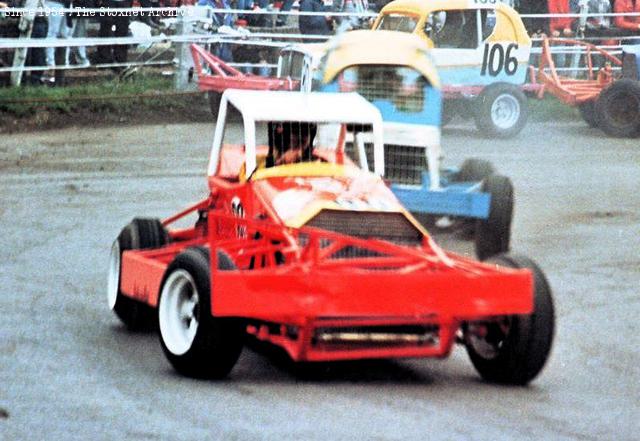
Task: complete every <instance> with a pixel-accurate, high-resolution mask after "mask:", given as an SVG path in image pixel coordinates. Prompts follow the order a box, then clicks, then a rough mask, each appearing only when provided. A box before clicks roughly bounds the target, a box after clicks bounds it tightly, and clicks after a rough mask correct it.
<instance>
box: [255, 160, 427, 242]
mask: <svg viewBox="0 0 640 441" xmlns="http://www.w3.org/2000/svg"><path fill="white" fill-rule="evenodd" d="M259 163H261V164H262V168H257V169H256V171H255V172H254V173H253V175H252V176H251V178H250V179H251V180H252V181H260V180H263V179H269V178H287V177H289V178H296V177H300V178H305V177H329V176H331V177H356V176H358V175H366V174H368V172H365V171H363V170H362V169H360V168H358V167H355V166H352V165H346V164H345V165H343V164H336V163H331V162H320V161H312V162H300V163H295V164H286V165H279V166H275V167H268V168H266V167H264V161H259ZM322 210H342V211H349V210H348V209H345V208H344V207H342V206H340V205H339V204H337V203H336V202H335V201H332V200H327V199H322V198H318V199H317V200H315V201H313V202H311V203H310V204H308V205H307V206H306V207H304V209H302V210H301V211H300V213H298V214H297V215H296V216H294V217H292V218H290V219H284V221H285V224H286V225H287V226H288V227H293V228H300V227H302V226H304V225H305V224H306V223H307V222H309V221H310V220H311V219H313V218H314V217H315V216H316V215H317V214H318V213H320V211H322ZM361 211H362V212H363V213H364V212H367V211H372V212H377V211H378V210H361ZM393 211H397V212H399V213H402V214H404V216H405V217H406V218H407V219H408V220H409V222H411V223H412V224H413V226H414V227H415V228H416V229H418V230H419V231H420V232H421V233H422V234H423V235H425V236H428V235H429V233H428V232H427V230H426V229H425V228H424V227H423V226H422V224H420V222H418V221H417V220H416V219H415V218H414V217H413V216H412V215H411V213H409V212H408V211H407V210H406V209H405V208H404V207H403V206H402V205H401V204H399V203H398V206H397V210H393Z"/></svg>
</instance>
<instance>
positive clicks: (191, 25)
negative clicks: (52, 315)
mask: <svg viewBox="0 0 640 441" xmlns="http://www.w3.org/2000/svg"><path fill="white" fill-rule="evenodd" d="M357 4H358V5H359V7H358V8H355V11H353V12H335V11H331V12H316V13H314V12H300V11H298V10H292V11H286V12H285V11H278V10H269V9H267V10H260V11H257V10H234V9H215V8H211V7H205V6H186V7H179V8H169V7H163V8H139V7H134V8H93V9H78V8H61V9H55V10H54V9H50V8H46V7H43V4H42V0H27V2H26V5H25V6H26V7H25V8H6V9H4V10H3V12H2V13H0V22H2V20H3V17H4V18H5V19H12V18H13V19H14V20H15V19H18V20H19V23H17V25H18V29H19V31H20V32H19V34H18V35H17V36H16V37H14V38H0V52H4V53H11V52H13V57H12V59H11V61H10V62H9V63H6V64H5V65H2V63H0V75H2V74H5V75H6V74H10V75H11V84H12V85H14V86H17V85H19V84H20V83H21V81H22V78H23V73H24V72H42V71H45V70H49V69H50V66H34V65H27V64H26V63H25V61H26V56H27V51H28V50H29V49H35V48H53V49H55V48H90V50H91V51H95V50H96V49H97V48H98V47H100V46H122V45H126V46H127V47H134V48H135V50H134V51H131V53H130V54H129V57H128V60H126V61H121V62H109V63H98V64H95V63H94V64H92V65H91V66H90V67H89V66H87V65H70V64H66V63H63V64H59V65H56V66H55V69H56V70H57V71H63V70H79V69H89V68H91V69H105V68H110V69H117V70H119V71H121V72H122V71H124V72H127V71H128V72H131V71H134V70H136V69H139V68H141V67H145V66H153V67H164V68H166V69H170V70H171V72H172V73H173V74H174V76H175V78H176V81H175V84H176V88H178V89H184V88H188V78H189V69H190V68H191V67H192V62H191V57H190V53H189V51H188V45H189V44H191V43H198V44H202V45H206V46H212V47H217V48H220V47H223V46H226V47H233V48H236V47H244V48H246V50H245V53H248V54H251V53H253V54H254V55H255V53H258V54H260V52H261V51H269V50H271V52H274V51H277V49H278V48H280V47H283V46H285V45H287V44H290V43H292V42H301V41H305V42H309V41H324V40H326V39H327V38H329V37H330V35H312V34H306V33H301V32H300V29H299V28H298V19H299V17H301V16H326V17H331V18H332V19H333V20H335V22H336V25H335V30H336V32H342V31H344V30H346V29H350V28H367V27H369V26H370V23H371V20H372V19H373V18H374V17H375V16H376V13H375V12H372V11H370V10H367V9H366V7H365V6H366V4H363V3H361V2H360V3H357ZM62 13H66V14H69V13H73V14H76V16H77V17H78V18H75V20H78V19H85V20H88V21H89V22H90V23H92V24H93V25H92V26H90V29H89V31H90V34H91V33H94V34H95V27H96V26H97V23H98V22H99V21H100V20H108V19H109V18H111V17H127V19H128V20H129V21H130V22H134V21H139V20H145V21H147V22H148V21H149V19H150V18H152V17H153V18H157V19H158V20H153V24H154V26H153V27H148V28H145V27H144V26H142V27H140V26H138V28H139V29H140V30H141V32H139V33H138V34H137V35H133V36H123V37H97V36H91V37H80V38H71V37H69V38H32V29H33V23H34V20H36V18H37V17H43V16H47V14H48V15H49V16H51V15H52V14H62ZM638 15H640V14H638V13H627V14H613V13H607V14H601V13H598V14H585V13H582V14H523V15H521V16H522V17H523V19H529V18H542V19H549V18H552V17H574V18H577V19H579V20H580V23H584V22H586V20H587V19H589V18H590V17H615V16H638ZM227 16H228V17H231V22H233V23H235V25H234V26H225V25H222V26H220V25H218V23H220V19H221V17H227ZM257 16H262V17H263V20H261V21H262V22H263V24H264V25H263V26H261V27H254V26H251V25H250V23H247V24H245V25H243V24H242V22H241V21H238V20H237V18H238V17H243V18H245V19H246V18H250V17H257ZM248 21H249V22H251V21H252V20H248ZM278 22H281V23H280V24H283V23H284V25H283V26H277V24H278ZM153 34H155V35H153ZM638 37H640V31H638ZM638 37H635V36H633V35H631V36H629V35H626V36H623V35H620V36H614V37H613V38H615V41H616V44H615V45H613V46H611V45H609V46H606V48H607V49H608V50H613V51H614V53H619V51H620V44H624V43H625V42H629V41H631V40H637V38H638ZM609 38H611V37H609ZM578 39H583V40H592V41H593V42H598V41H603V39H606V37H604V38H603V37H592V38H589V37H584V36H580V35H579V36H578ZM536 40H539V39H538V38H534V48H533V50H532V57H533V58H535V57H536V56H537V54H539V48H537V47H536V43H535V42H536ZM66 50H68V49H66ZM237 52H241V51H237ZM553 52H554V54H567V56H571V57H574V58H577V57H579V55H580V54H576V52H575V49H574V48H571V47H569V46H566V47H563V46H557V47H554V48H553ZM0 55H1V54H0ZM237 58H238V59H236V60H235V62H230V64H231V65H232V66H236V67H239V68H242V69H245V70H247V71H249V70H257V71H258V72H259V73H261V74H265V73H266V74H268V73H270V72H273V69H274V68H275V66H276V65H275V62H274V57H273V56H271V57H265V58H267V59H258V60H255V57H248V59H243V57H237ZM251 58H254V60H252V59H251ZM31 64H33V63H31ZM561 69H564V70H575V71H579V70H580V69H581V68H580V67H579V66H577V65H575V66H570V67H565V68H561Z"/></svg>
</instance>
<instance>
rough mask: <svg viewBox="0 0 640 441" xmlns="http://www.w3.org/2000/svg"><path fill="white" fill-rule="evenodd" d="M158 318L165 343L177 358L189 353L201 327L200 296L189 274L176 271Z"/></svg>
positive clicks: (161, 299) (168, 284)
mask: <svg viewBox="0 0 640 441" xmlns="http://www.w3.org/2000/svg"><path fill="white" fill-rule="evenodd" d="M158 318H159V325H160V334H161V336H162V341H163V342H164V344H165V346H166V347H167V349H168V350H169V351H170V352H171V353H173V354H175V355H182V354H184V353H185V352H187V351H188V350H189V349H190V348H191V345H192V344H193V341H194V339H195V336H196V333H197V331H198V326H199V324H200V296H199V294H198V290H197V288H196V284H195V282H194V280H193V278H192V277H191V274H189V273H188V272H187V271H185V270H176V271H174V272H173V273H171V275H170V276H169V278H168V279H167V281H166V282H165V284H164V287H163V288H162V293H161V296H160V304H159V305H158Z"/></svg>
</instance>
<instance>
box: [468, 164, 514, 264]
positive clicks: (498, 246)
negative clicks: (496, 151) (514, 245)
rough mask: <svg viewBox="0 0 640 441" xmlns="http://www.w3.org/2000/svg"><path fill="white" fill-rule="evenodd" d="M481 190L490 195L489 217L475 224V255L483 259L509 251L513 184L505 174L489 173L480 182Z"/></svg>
mask: <svg viewBox="0 0 640 441" xmlns="http://www.w3.org/2000/svg"><path fill="white" fill-rule="evenodd" d="M482 191H483V192H485V193H489V194H490V195H491V203H490V206H489V217H488V218H487V219H479V220H478V222H477V224H476V243H475V248H476V255H477V256H478V259H480V260H485V259H487V258H489V257H491V256H494V255H496V254H500V253H505V252H507V251H509V242H510V240H511V220H512V218H513V205H514V203H513V200H514V196H513V184H512V183H511V180H510V179H509V178H507V177H506V176H501V175H491V176H489V177H488V178H486V179H485V180H484V182H483V183H482Z"/></svg>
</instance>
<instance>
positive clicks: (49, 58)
mask: <svg viewBox="0 0 640 441" xmlns="http://www.w3.org/2000/svg"><path fill="white" fill-rule="evenodd" d="M38 1H39V5H40V6H43V7H46V8H48V10H50V11H59V10H61V9H62V8H69V7H73V8H96V7H105V8H130V7H132V6H133V5H134V0H38ZM159 1H160V0H138V1H137V2H136V4H135V5H136V6H137V5H140V6H142V7H154V6H159ZM167 1H171V0H167ZM178 1H180V0H178ZM425 1H427V0H425ZM504 1H505V2H506V3H509V4H511V5H512V6H513V7H514V8H515V9H516V10H518V11H519V12H520V13H521V14H567V13H573V14H582V15H585V14H606V13H609V12H611V11H613V12H618V13H628V12H637V13H640V0H510V1H509V0H504ZM174 2H175V0H174ZM185 2H186V3H193V2H196V3H197V4H198V5H206V6H211V7H213V8H217V9H237V10H247V11H248V10H273V11H282V12H286V11H290V10H291V9H292V7H293V6H294V0H276V1H275V2H273V0H185ZM384 3H386V0H383V1H382V2H378V3H375V2H373V1H372V2H370V3H367V1H366V0H333V5H332V6H327V5H326V4H325V1H324V0H297V4H298V7H299V11H300V12H314V13H323V12H326V13H329V12H343V11H344V12H364V11H366V10H367V8H369V5H370V6H371V9H379V8H380V7H381V6H382V5H383V4H384ZM23 4H24V0H0V8H3V7H21V6H23ZM165 4H166V3H165ZM0 17H1V16H0ZM272 17H273V15H272ZM275 17H276V19H275V20H274V19H271V20H270V21H269V22H268V23H271V24H275V25H276V26H283V25H286V24H287V23H291V22H292V21H291V20H289V19H288V17H289V16H288V15H287V14H280V15H277V14H276V15H275ZM89 20H90V19H89V18H88V17H86V16H83V15H82V14H74V13H67V14H66V15H65V14H61V13H51V14H48V15H46V16H45V15H43V14H41V15H39V16H37V17H36V18H35V21H34V26H33V30H32V33H31V37H32V38H49V39H54V38H62V39H64V38H82V37H86V36H87V27H88V23H89ZM130 20H131V17H129V16H127V15H111V14H106V15H104V16H100V17H99V18H98V21H99V25H98V26H99V30H98V36H99V37H105V38H106V37H124V36H127V35H128V34H129V24H130ZM143 20H145V21H146V22H147V23H148V24H149V25H151V26H155V25H157V20H156V19H155V18H152V17H143ZM267 20H269V19H268V18H267V16H265V15H256V14H242V13H240V14H231V13H228V14H224V13H216V14H214V15H213V21H214V26H215V27H221V26H228V27H230V28H232V27H237V26H265V25H267ZM1 22H2V19H1V18H0V24H1ZM297 22H298V30H299V32H300V33H301V34H304V35H330V34H332V33H334V32H336V31H337V30H338V29H339V28H342V27H344V28H348V27H353V26H356V27H357V23H355V22H354V20H353V19H349V18H339V17H330V16H329V15H300V16H299V17H298V20H297ZM524 22H525V26H526V27H527V30H528V31H529V33H530V34H531V35H532V36H540V35H543V34H544V35H548V36H553V37H575V36H580V37H602V38H612V37H621V36H634V35H638V36H640V15H639V16H616V17H614V18H613V19H611V18H610V17H607V16H595V17H589V18H587V17H586V16H584V17H580V16H578V17H554V16H552V17H531V18H525V19H524ZM0 28H1V26H0ZM2 34H3V32H2V29H0V38H1V37H6V36H7V35H6V33H5V35H2ZM308 41H313V40H312V39H308ZM56 54H57V56H56ZM127 55H128V46H127V45H99V46H98V47H97V49H96V50H95V53H92V54H91V59H90V57H89V56H88V55H87V51H86V48H84V47H72V48H71V49H69V48H66V49H61V50H60V49H59V50H56V48H46V49H39V48H34V49H30V50H29V54H28V58H27V65H32V66H47V67H48V68H49V70H48V71H46V72H45V74H44V75H41V72H38V71H34V72H32V75H31V78H32V80H33V82H51V81H52V80H53V78H54V77H53V72H54V71H55V68H56V64H64V65H69V63H72V64H75V65H79V66H82V67H88V66H90V65H91V64H92V63H95V64H119V65H120V66H112V68H113V69H114V70H119V69H122V64H124V63H126V62H127V59H128V56H127ZM218 55H219V56H221V58H223V59H225V60H227V61H231V60H232V58H233V56H232V53H231V51H230V49H229V47H228V46H227V47H226V48H225V47H224V46H221V48H219V53H218ZM0 61H1V60H0ZM0 64H1V63H0Z"/></svg>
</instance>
